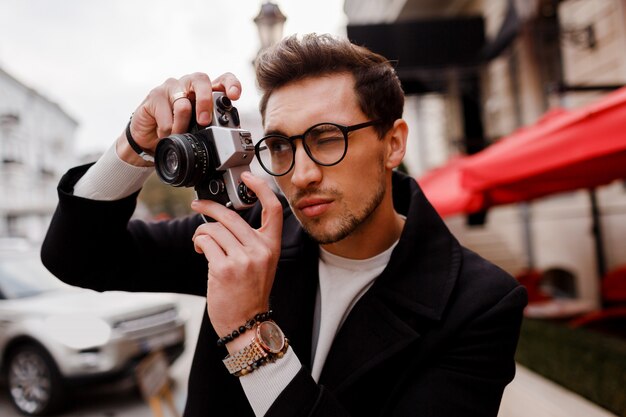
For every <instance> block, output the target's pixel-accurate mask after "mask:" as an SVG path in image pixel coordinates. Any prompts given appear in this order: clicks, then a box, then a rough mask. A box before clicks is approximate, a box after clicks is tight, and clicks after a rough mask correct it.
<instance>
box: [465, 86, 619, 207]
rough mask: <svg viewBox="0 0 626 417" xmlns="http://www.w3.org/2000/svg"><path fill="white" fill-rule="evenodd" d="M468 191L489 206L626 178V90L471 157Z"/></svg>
mask: <svg viewBox="0 0 626 417" xmlns="http://www.w3.org/2000/svg"><path fill="white" fill-rule="evenodd" d="M461 170H462V172H461V185H462V187H461V188H466V190H465V191H464V193H474V194H476V193H478V194H482V195H484V198H485V201H484V202H485V204H486V206H491V205H497V204H507V203H513V202H516V201H527V200H532V199H535V198H538V197H542V196H545V195H548V194H552V193H557V192H564V191H571V190H575V189H580V188H591V187H595V186H599V185H603V184H607V183H609V182H611V181H613V180H615V179H620V178H626V88H622V89H620V90H617V91H615V92H613V93H611V94H608V95H606V96H605V97H603V98H602V99H601V100H599V101H596V102H594V103H592V104H590V105H587V106H584V107H581V108H578V109H575V110H569V111H568V110H561V109H559V110H553V111H551V112H548V113H547V114H546V115H545V116H544V117H543V118H542V119H541V120H540V121H539V122H537V123H536V124H534V125H532V126H529V127H525V128H522V129H519V130H517V131H516V132H514V133H513V134H511V135H510V136H508V137H506V138H504V139H501V140H500V141H499V142H497V143H496V144H494V145H492V146H490V147H489V148H487V149H486V150H484V151H482V152H480V153H478V154H475V155H472V156H471V157H468V158H467V160H466V161H465V162H464V164H463V166H462V168H461Z"/></svg>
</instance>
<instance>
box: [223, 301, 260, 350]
mask: <svg viewBox="0 0 626 417" xmlns="http://www.w3.org/2000/svg"><path fill="white" fill-rule="evenodd" d="M271 317H272V310H269V311H265V312H263V313H258V314H256V315H255V316H254V317H252V318H251V319H250V320H248V321H246V322H245V323H244V324H242V325H241V326H239V327H238V328H237V329H235V330H233V331H232V332H230V334H227V335H226V336H224V337H220V338H219V339H218V340H217V346H219V347H222V346H225V345H226V344H227V343H229V342H232V341H233V340H235V339H236V338H238V337H239V336H240V335H242V334H243V333H245V332H246V330H250V329H252V328H253V327H254V325H255V324H257V323H260V322H263V321H265V320H269V319H270V318H271Z"/></svg>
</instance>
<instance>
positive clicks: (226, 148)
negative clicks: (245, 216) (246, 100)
mask: <svg viewBox="0 0 626 417" xmlns="http://www.w3.org/2000/svg"><path fill="white" fill-rule="evenodd" d="M239 124H240V120H239V113H238V112H237V109H236V108H235V107H234V106H233V105H232V102H231V101H230V99H229V98H228V97H226V96H225V95H224V93H221V92H214V93H213V117H212V120H211V124H210V125H209V126H206V127H205V126H200V125H198V124H197V122H196V119H195V108H193V109H192V119H191V121H190V123H189V129H188V133H183V134H173V135H170V136H167V137H166V138H163V139H161V140H160V141H159V144H158V145H157V148H156V154H155V158H154V163H155V168H156V172H157V175H158V176H159V178H160V179H161V181H163V182H164V183H166V184H169V185H172V186H174V187H194V189H195V191H196V195H197V196H198V198H199V199H205V200H213V201H216V202H218V203H220V204H223V205H225V206H226V207H229V208H232V209H235V210H243V209H246V208H248V207H251V206H252V205H253V204H254V203H255V202H256V201H257V197H256V195H255V194H254V193H253V192H252V191H251V190H249V189H248V187H247V186H246V185H245V184H244V183H243V181H242V180H241V174H242V173H243V172H244V171H249V170H250V163H251V162H252V159H253V158H254V143H253V141H252V135H251V134H250V132H249V131H247V130H243V129H241V128H240V126H239Z"/></svg>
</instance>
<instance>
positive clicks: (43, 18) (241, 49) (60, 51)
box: [0, 0, 346, 155]
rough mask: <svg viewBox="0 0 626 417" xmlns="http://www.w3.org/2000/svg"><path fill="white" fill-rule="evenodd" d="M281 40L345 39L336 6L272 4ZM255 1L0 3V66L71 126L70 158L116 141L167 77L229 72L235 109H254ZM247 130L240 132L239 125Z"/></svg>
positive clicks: (321, 0)
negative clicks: (281, 18)
mask: <svg viewBox="0 0 626 417" xmlns="http://www.w3.org/2000/svg"><path fill="white" fill-rule="evenodd" d="M274 2H275V3H277V4H278V5H279V7H280V9H281V11H282V12H283V13H284V14H285V15H286V16H287V22H286V23H285V30H284V35H285V36H286V35H290V34H293V33H298V34H303V33H309V32H317V33H332V34H335V35H340V36H345V25H346V18H345V15H344V13H343V3H344V0H316V1H306V0H274ZM262 3H263V1H261V0H221V1H215V0H204V1H201V0H175V1H174V0H171V1H166V0H107V1H96V0H0V67H2V68H3V69H4V70H5V71H6V72H8V73H10V74H11V75H12V76H13V77H14V78H16V79H18V80H19V81H21V82H22V83H24V84H26V85H27V86H29V87H31V88H33V89H35V90H36V91H37V92H38V93H40V94H42V95H43V96H45V97H46V98H48V99H49V100H51V101H53V102H56V103H57V104H59V105H60V106H61V108H62V109H63V110H65V111H66V112H67V113H68V114H69V115H70V116H71V117H72V118H74V119H75V120H77V121H78V123H79V127H78V129H77V131H76V137H75V140H76V143H75V149H76V152H77V154H78V155H81V154H86V153H94V152H101V151H103V150H104V149H106V148H107V147H108V146H109V145H110V144H111V143H113V141H114V140H115V139H116V138H117V137H118V135H119V134H120V133H121V132H122V130H123V128H124V127H125V125H126V123H127V121H128V118H129V116H130V114H131V113H132V112H133V111H134V110H135V108H136V107H137V106H138V105H139V104H140V103H141V101H142V100H143V98H144V97H145V96H146V95H147V94H148V92H149V91H150V90H151V89H152V88H154V87H156V86H157V85H159V84H161V83H162V82H163V81H165V80H166V79H167V78H169V77H174V78H179V77H181V76H183V75H185V74H189V73H193V72H197V71H200V72H205V73H207V74H209V76H210V77H216V76H217V75H219V74H222V73H224V72H232V73H234V74H235V75H237V76H238V77H239V79H240V80H241V82H242V86H243V94H242V98H241V100H240V101H239V103H238V104H237V106H238V108H239V110H240V111H241V112H244V113H245V112H253V111H255V110H256V108H257V102H258V92H257V91H256V86H255V82H254V73H253V68H252V60H253V59H254V56H255V54H256V52H257V50H258V48H259V46H260V42H259V37H258V32H257V28H256V26H255V24H254V22H253V19H254V17H255V16H256V15H257V14H258V12H259V10H260V8H261V4H262ZM242 127H244V128H245V126H242Z"/></svg>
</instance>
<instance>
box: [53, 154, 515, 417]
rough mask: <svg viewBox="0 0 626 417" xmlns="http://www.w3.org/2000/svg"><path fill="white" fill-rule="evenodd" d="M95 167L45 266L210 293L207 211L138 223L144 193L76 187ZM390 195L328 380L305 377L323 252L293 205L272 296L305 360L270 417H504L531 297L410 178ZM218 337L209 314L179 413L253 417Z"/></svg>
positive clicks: (65, 275) (73, 278) (144, 287)
mask: <svg viewBox="0 0 626 417" xmlns="http://www.w3.org/2000/svg"><path fill="white" fill-rule="evenodd" d="M87 168H88V166H82V167H77V168H74V169H72V170H70V171H69V172H68V173H67V174H66V175H65V176H64V177H63V179H62V180H61V182H60V185H59V205H58V207H57V210H56V212H55V214H54V217H53V219H52V222H51V224H50V228H49V231H48V234H47V236H46V239H45V242H44V244H43V246H42V259H43V262H44V264H45V265H46V266H47V267H48V268H49V269H50V270H51V271H52V272H53V273H54V274H56V275H57V276H58V277H59V278H60V279H62V280H63V281H65V282H67V283H69V284H72V285H76V286H81V287H87V288H92V289H95V290H98V291H106V290H125V291H158V292H179V293H188V294H196V295H200V296H205V295H206V280H207V263H206V260H205V258H204V256H203V255H199V254H197V253H195V251H194V250H193V244H192V241H191V236H192V235H193V233H194V231H195V229H196V228H197V227H198V226H199V225H200V224H201V223H202V219H201V218H200V216H198V215H194V216H189V217H185V218H181V219H175V220H171V221H166V222H156V223H145V222H141V221H136V220H132V221H129V219H130V217H131V215H132V213H133V211H134V208H135V204H136V194H135V195H132V196H130V197H128V198H125V199H122V200H119V201H93V200H88V199H84V198H80V197H76V196H73V195H72V192H73V186H74V184H75V183H76V181H77V180H78V179H79V178H80V177H81V176H82V175H83V173H84V172H85V171H86V170H87ZM393 199H394V205H395V208H396V210H397V211H398V212H399V213H401V214H404V215H406V218H407V219H406V224H405V227H404V230H403V232H402V235H401V237H400V242H399V243H398V245H397V246H396V248H395V249H394V251H393V253H392V255H391V259H390V261H389V264H388V265H387V267H386V268H385V270H384V271H383V272H382V274H381V275H380V276H379V277H378V278H377V279H376V281H375V283H374V284H373V286H372V287H371V288H370V289H369V291H368V292H367V293H366V294H365V295H364V296H363V297H362V298H361V299H360V300H359V302H358V303H357V304H356V305H355V307H354V309H353V310H352V311H351V312H350V314H349V316H348V318H347V320H346V321H345V323H344V324H343V325H342V327H341V328H340V330H339V332H338V334H337V336H336V338H335V340H334V343H333V346H332V348H331V350H330V352H329V355H328V358H327V361H326V364H325V365H324V368H323V371H322V374H321V376H320V380H319V383H315V382H314V380H313V379H312V378H311V375H310V372H309V367H310V364H311V335H312V328H313V316H314V314H313V311H314V304H315V294H316V289H317V285H318V276H317V273H318V271H317V268H318V251H319V249H318V245H317V244H316V243H314V242H313V241H311V239H309V238H308V236H307V235H306V234H305V233H304V232H303V230H302V229H301V227H300V225H299V224H298V222H297V220H296V219H295V217H294V216H293V215H292V213H291V211H290V210H289V208H288V207H285V209H284V227H283V240H282V249H281V255H280V260H279V263H278V269H277V273H276V278H275V283H274V287H273V289H272V295H271V300H270V303H271V306H272V309H273V310H274V319H275V321H276V322H277V323H278V324H279V325H280V326H281V328H282V329H283V331H284V332H285V334H286V336H287V337H288V338H289V339H290V341H291V347H292V348H293V349H294V351H295V352H296V354H297V355H298V357H299V358H300V360H301V362H302V364H303V367H302V369H301V370H300V372H299V373H298V375H297V376H296V377H295V378H294V379H293V380H292V382H291V383H290V384H289V385H288V386H287V388H286V389H285V390H284V391H283V392H282V394H281V395H280V396H279V397H278V399H277V400H276V401H275V402H274V404H273V405H272V407H271V408H270V410H269V411H268V413H267V415H268V416H276V417H279V416H280V417H288V416H320V417H329V416H398V417H400V416H407V417H408V416H416V417H417V416H420V417H428V416H438V417H441V416H451V417H457V416H458V417H470V416H496V415H497V412H498V407H499V404H500V399H501V396H502V392H503V389H504V387H505V386H506V385H507V384H508V383H509V382H510V381H511V380H512V379H513V376H514V373H515V364H514V353H515V348H516V345H517V340H518V335H519V329H520V324H521V320H522V311H523V308H524V306H525V305H526V292H525V290H524V289H523V287H521V286H520V285H518V283H517V282H516V281H515V280H514V279H513V278H512V277H510V276H509V275H508V274H507V273H505V272H503V271H502V270H501V269H499V268H497V267H496V266H494V265H492V264H491V263H489V262H487V261H486V260H484V259H482V258H481V257H479V256H478V255H476V254H475V253H473V252H471V251H470V250H468V249H465V248H463V247H462V246H461V245H460V244H459V243H458V242H457V240H456V239H455V238H454V237H453V236H452V234H451V233H450V232H449V231H448V229H447V227H446V226H445V224H444V222H443V221H442V220H441V218H440V217H439V216H438V215H437V213H436V212H435V210H434V209H433V208H432V206H431V205H430V203H429V202H428V201H427V200H426V198H425V196H424V194H423V193H422V191H421V189H420V188H419V186H418V185H417V183H416V182H415V181H414V180H413V179H412V178H409V177H406V176H403V175H401V174H398V173H394V177H393ZM260 214H261V210H260V207H259V205H258V204H257V205H256V206H255V207H253V208H252V209H250V210H249V211H247V212H245V213H242V216H244V218H245V219H246V220H247V221H248V222H249V223H250V224H251V225H252V226H255V227H258V226H259V223H260V218H261V215H260ZM217 338H218V337H217V335H216V333H215V331H214V330H213V328H212V326H211V324H210V322H209V320H208V319H207V315H206V313H205V315H204V320H203V321H202V325H201V329H200V334H199V338H198V343H197V347H196V352H195V356H194V359H193V364H192V367H191V373H190V376H189V391H188V397H187V404H186V408H185V414H184V415H185V416H186V417H207V416H219V417H223V416H237V417H242V416H253V415H254V414H253V412H252V409H251V408H250V406H249V404H248V401H247V399H246V397H245V395H244V392H243V390H242V388H241V385H240V383H239V381H238V380H237V378H235V377H233V376H231V375H229V374H228V372H227V371H226V369H225V368H224V365H223V364H222V359H223V358H224V356H225V355H226V350H225V349H224V348H218V347H217V346H216V344H215V341H216V340H217Z"/></svg>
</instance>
